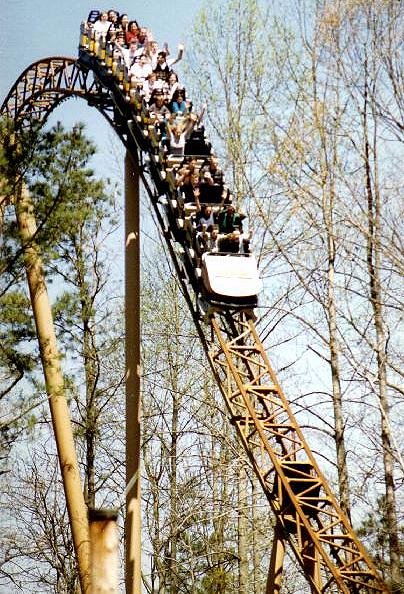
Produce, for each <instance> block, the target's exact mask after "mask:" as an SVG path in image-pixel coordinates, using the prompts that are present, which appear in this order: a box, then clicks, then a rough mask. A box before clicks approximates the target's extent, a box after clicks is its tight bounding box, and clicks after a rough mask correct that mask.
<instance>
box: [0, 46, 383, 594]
mask: <svg viewBox="0 0 404 594" xmlns="http://www.w3.org/2000/svg"><path fill="white" fill-rule="evenodd" d="M121 83H122V81H120V80H117V79H116V77H114V76H113V75H112V74H111V72H110V71H108V68H107V67H106V66H105V62H104V61H103V60H102V59H101V58H99V57H97V56H95V55H94V53H91V52H90V51H88V49H86V48H82V49H81V51H80V57H79V59H78V60H75V59H73V58H65V57H50V58H46V59H44V60H40V61H38V62H35V63H34V64H32V65H31V66H29V67H28V68H27V69H26V70H25V71H24V72H23V73H22V74H21V75H20V76H19V78H18V80H17V82H16V83H15V84H14V86H13V87H12V88H11V90H10V92H9V94H8V96H7V98H6V100H5V101H4V103H3V106H2V108H1V114H2V116H4V117H7V118H9V119H10V120H13V121H14V122H15V128H16V131H17V133H18V130H21V129H28V128H29V127H30V126H32V124H33V123H34V122H39V123H40V124H42V125H44V124H45V122H46V120H47V118H48V117H49V115H50V113H51V112H52V111H53V110H54V109H55V108H56V107H57V106H58V105H60V103H62V102H63V101H64V100H65V99H68V98H70V97H79V98H82V99H84V100H86V101H87V103H88V104H90V105H94V106H95V107H96V108H97V109H98V110H99V111H100V112H101V113H102V114H103V115H104V117H105V118H106V119H107V120H108V122H109V123H110V124H111V125H112V126H113V127H114V129H115V130H116V132H117V133H118V135H119V137H120V138H121V140H122V142H123V143H124V144H125V146H126V148H127V149H128V150H129V152H130V153H131V155H132V157H133V160H134V161H135V163H137V164H138V166H139V173H140V176H141V178H142V181H143V183H144V186H145V188H146V191H147V193H148V195H149V197H150V200H151V202H152V205H153V208H154V210H155V213H156V216H157V220H158V222H159V225H160V228H161V232H162V234H163V236H164V238H165V240H166V244H167V247H168V250H169V253H170V256H171V258H172V261H173V263H174V266H175V269H176V271H177V275H178V279H179V282H180V286H181V288H182V292H183V294H184V296H185V299H186V301H187V303H188V306H189V308H190V310H191V313H192V316H193V319H194V322H195V325H196V328H197V331H198V334H199V337H200V339H201V342H202V345H203V347H204V349H205V351H206V353H207V355H208V357H209V361H210V364H211V368H212V371H213V374H214V376H215V379H216V380H217V382H218V385H219V387H220V390H221V392H222V394H223V396H224V399H225V401H226V404H227V408H228V411H229V416H230V421H231V423H232V424H234V425H235V426H236V428H237V430H238V433H239V436H240V438H241V440H242V443H243V445H244V447H245V449H246V451H247V454H248V456H249V457H250V460H251V462H252V466H253V468H254V470H255V471H256V473H257V476H258V478H259V480H260V482H261V485H262V487H263V490H264V492H265V494H266V496H267V498H268V501H269V503H270V506H271V509H272V512H273V513H274V515H275V517H276V520H277V526H278V529H279V530H280V532H281V533H282V535H283V537H284V538H285V539H286V540H287V541H288V543H289V545H290V546H291V548H292V549H293V551H294V553H295V556H296V558H297V560H298V562H299V564H300V566H301V567H302V569H303V571H304V572H305V575H306V577H307V579H308V582H309V583H310V585H311V588H312V591H313V592H318V593H323V592H324V593H331V592H335V591H336V589H337V590H338V591H340V592H346V593H347V594H349V593H352V594H364V593H377V592H388V590H387V588H386V586H385V585H384V584H383V583H382V582H381V581H380V579H379V576H378V574H377V571H376V569H375V567H374V566H373V564H372V562H371V561H370V559H369V557H368V555H367V553H366V551H365V549H364V548H363V546H362V545H361V543H360V542H359V541H358V540H357V538H356V536H355V534H354V533H353V531H352V528H351V526H350V524H349V522H348V520H347V519H346V518H345V516H344V514H343V513H342V511H341V509H340V507H339V505H338V503H337V501H336V500H335V498H334V496H333V494H332V493H331V490H330V488H329V485H328V483H327V481H326V479H325V478H324V476H323V475H322V473H321V471H320V469H319V467H318V465H317V463H316V461H315V459H314V457H313V455H312V453H311V450H310V448H309V446H308V445H307V443H306V441H305V439H304V437H303V435H302V433H301V430H300V428H299V426H298V424H297V422H296V420H295V418H294V416H293V413H292V412H291V410H290V408H289V404H288V401H287V399H286V397H285V396H284V394H283V392H282V390H281V388H280V386H279V384H278V382H277V379H276V376H275V374H274V372H273V371H272V369H271V367H270V364H269V361H268V358H267V356H266V354H265V352H264V349H263V346H262V344H261V342H260V339H259V337H258V335H257V332H256V330H255V327H254V323H253V316H252V312H251V311H250V310H243V309H240V308H237V307H233V306H232V305H231V304H230V305H229V306H227V307H225V308H213V309H212V310H211V312H210V313H208V316H206V317H205V320H204V321H205V322H207V326H206V325H205V324H204V323H202V316H201V310H200V308H199V306H198V295H199V294H200V293H199V292H200V279H199V278H198V275H197V274H196V273H195V270H196V264H195V258H194V254H193V250H192V248H190V246H189V245H187V243H186V241H185V240H184V236H183V232H182V228H180V227H179V225H178V220H180V217H181V216H183V213H182V212H179V206H178V203H177V195H176V194H175V186H173V183H172V182H170V168H169V167H168V166H167V161H166V159H165V156H164V154H161V152H160V151H159V150H158V147H157V149H156V145H155V144H154V145H153V142H152V138H151V136H150V134H148V132H147V126H145V124H144V119H143V115H142V107H141V105H139V103H138V102H137V99H136V95H135V94H134V95H130V93H129V89H126V90H125V88H124V86H123V85H122V84H121ZM190 288H191V289H192V290H190Z"/></svg>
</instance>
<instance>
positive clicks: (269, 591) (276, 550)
mask: <svg viewBox="0 0 404 594" xmlns="http://www.w3.org/2000/svg"><path fill="white" fill-rule="evenodd" d="M285 548H286V543H285V538H284V536H283V534H282V528H281V527H280V526H279V525H278V524H277V525H276V526H275V528H274V540H273V543H272V553H271V560H270V563H269V571H268V579H267V586H266V594H280V591H281V583H282V574H283V561H284V558H285Z"/></svg>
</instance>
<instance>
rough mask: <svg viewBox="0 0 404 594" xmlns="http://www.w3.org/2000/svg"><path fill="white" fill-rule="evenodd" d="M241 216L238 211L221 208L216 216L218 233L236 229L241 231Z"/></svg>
mask: <svg viewBox="0 0 404 594" xmlns="http://www.w3.org/2000/svg"><path fill="white" fill-rule="evenodd" d="M243 218H244V217H243V216H242V215H240V214H239V213H238V212H232V213H231V212H229V211H228V210H222V212H221V213H220V214H219V218H218V225H219V233H232V232H233V231H235V230H236V229H238V230H239V231H240V232H241V231H242V220H243Z"/></svg>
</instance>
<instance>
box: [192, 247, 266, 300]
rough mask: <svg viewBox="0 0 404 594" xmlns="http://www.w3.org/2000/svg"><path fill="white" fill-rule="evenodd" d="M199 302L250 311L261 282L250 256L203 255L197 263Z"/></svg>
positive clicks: (256, 298) (255, 265)
mask: <svg viewBox="0 0 404 594" xmlns="http://www.w3.org/2000/svg"><path fill="white" fill-rule="evenodd" d="M201 280H202V299H203V300H204V301H207V302H208V303H209V304H211V305H214V306H221V307H223V306H224V307H235V308H241V309H245V308H248V309H250V308H254V307H256V306H257V303H258V293H259V292H260V290H261V286H262V283H261V279H260V278H259V275H258V269H257V261H256V259H255V256H254V255H253V254H224V253H220V252H217V253H213V252H210V253H205V254H203V256H202V262H201Z"/></svg>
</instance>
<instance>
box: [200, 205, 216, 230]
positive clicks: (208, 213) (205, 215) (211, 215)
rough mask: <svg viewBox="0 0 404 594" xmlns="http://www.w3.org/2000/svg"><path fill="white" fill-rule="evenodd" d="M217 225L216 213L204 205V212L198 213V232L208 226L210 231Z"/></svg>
mask: <svg viewBox="0 0 404 594" xmlns="http://www.w3.org/2000/svg"><path fill="white" fill-rule="evenodd" d="M216 223H217V214H216V213H215V212H214V210H213V209H212V207H211V206H209V205H207V204H204V205H203V206H202V210H201V211H200V212H198V214H197V215H196V228H197V230H198V231H199V230H201V229H202V228H203V226H206V227H207V228H208V229H209V228H210V227H213V225H216Z"/></svg>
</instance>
